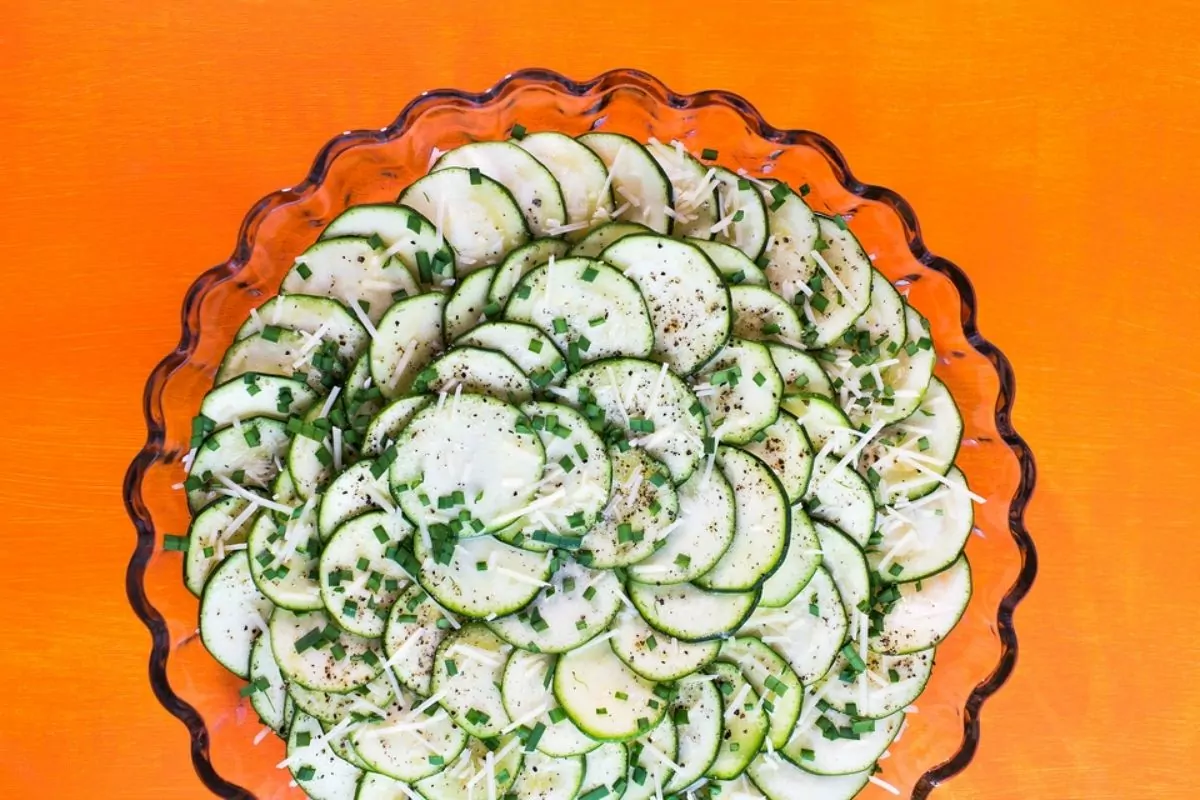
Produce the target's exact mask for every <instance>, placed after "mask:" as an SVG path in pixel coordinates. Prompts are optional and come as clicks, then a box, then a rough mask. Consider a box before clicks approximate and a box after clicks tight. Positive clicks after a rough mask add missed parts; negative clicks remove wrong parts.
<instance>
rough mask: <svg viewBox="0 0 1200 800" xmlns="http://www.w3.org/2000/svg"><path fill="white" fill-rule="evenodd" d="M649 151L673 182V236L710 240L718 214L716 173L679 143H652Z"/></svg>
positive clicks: (647, 148)
mask: <svg viewBox="0 0 1200 800" xmlns="http://www.w3.org/2000/svg"><path fill="white" fill-rule="evenodd" d="M646 150H647V151H649V153H650V155H651V156H653V157H654V160H655V161H657V162H658V165H659V166H660V167H662V170H663V172H664V173H666V176H667V179H668V180H670V181H671V200H672V205H673V210H672V213H671V219H672V225H671V233H672V234H673V235H675V236H679V237H684V236H694V237H697V238H700V239H711V238H712V236H713V228H714V226H715V225H716V224H717V214H718V209H717V196H716V187H717V181H716V170H715V169H712V168H709V167H706V166H704V165H703V164H701V163H700V162H699V161H698V160H696V158H695V157H694V156H692V155H691V154H690V153H689V152H688V151H687V150H686V149H685V148H684V146H683V143H682V142H680V141H678V140H675V141H672V142H671V143H670V144H664V143H662V142H659V141H656V140H654V139H651V140H650V142H649V143H648V144H647V145H646Z"/></svg>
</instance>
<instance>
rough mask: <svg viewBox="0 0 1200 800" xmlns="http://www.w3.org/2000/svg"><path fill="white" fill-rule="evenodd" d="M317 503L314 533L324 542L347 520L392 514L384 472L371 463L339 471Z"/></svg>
mask: <svg viewBox="0 0 1200 800" xmlns="http://www.w3.org/2000/svg"><path fill="white" fill-rule="evenodd" d="M376 473H378V474H376ZM320 502H321V505H320V507H319V509H318V511H317V530H318V532H319V533H320V534H321V540H322V541H326V542H327V541H329V537H331V536H333V532H334V531H335V530H337V528H338V526H339V525H341V524H342V523H343V522H345V521H346V520H348V519H351V518H353V517H357V516H358V515H359V514H364V513H366V512H368V511H374V510H383V511H388V512H391V511H394V510H395V505H394V503H393V501H392V495H391V493H390V491H389V489H388V478H387V468H386V466H384V465H377V464H376V463H375V462H374V461H359V462H358V463H356V464H351V465H350V466H349V467H346V468H345V469H344V470H342V471H341V473H339V474H338V476H337V477H335V478H334V479H333V480H332V481H330V482H329V486H327V487H326V488H325V492H324V494H322V495H321V501H320Z"/></svg>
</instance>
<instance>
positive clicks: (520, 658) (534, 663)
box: [500, 650, 600, 766]
mask: <svg viewBox="0 0 1200 800" xmlns="http://www.w3.org/2000/svg"><path fill="white" fill-rule="evenodd" d="M556 663H557V659H555V658H554V656H551V655H547V654H544V653H529V652H526V651H524V650H514V651H513V652H512V654H511V655H510V656H509V657H508V663H507V664H505V666H504V678H503V680H502V682H501V684H500V693H501V695H502V696H503V699H504V710H505V711H506V712H507V713H508V716H509V718H510V719H512V720H513V723H515V724H517V725H519V726H524V727H525V728H528V729H530V730H534V729H536V728H537V727H538V726H539V725H540V726H541V728H542V733H541V735H540V737H539V738H538V740H537V742H536V745H535V746H536V748H537V750H538V751H539V752H540V753H543V754H545V755H547V756H553V757H559V758H569V757H571V756H578V755H583V754H584V753H589V752H591V751H592V750H595V749H596V748H597V747H599V746H600V742H598V741H596V740H595V739H592V738H591V737H590V736H588V735H586V734H585V733H583V732H582V731H581V730H579V728H577V727H575V723H573V722H571V720H570V718H568V717H567V716H566V712H564V711H561V710H558V709H559V708H560V707H559V705H558V700H556V699H555V697H554V691H553V686H554V669H555V665H556ZM551 712H554V713H553V716H552V715H551ZM527 766H528V765H527Z"/></svg>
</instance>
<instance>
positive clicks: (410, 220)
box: [321, 203, 454, 314]
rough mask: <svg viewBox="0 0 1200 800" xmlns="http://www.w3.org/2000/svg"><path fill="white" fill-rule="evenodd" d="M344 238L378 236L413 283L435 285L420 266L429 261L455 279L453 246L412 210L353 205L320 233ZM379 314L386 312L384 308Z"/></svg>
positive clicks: (374, 205) (394, 206) (323, 235)
mask: <svg viewBox="0 0 1200 800" xmlns="http://www.w3.org/2000/svg"><path fill="white" fill-rule="evenodd" d="M341 236H363V237H366V238H368V239H370V238H371V236H378V237H379V241H380V242H382V244H383V247H384V252H385V253H386V254H388V255H391V256H394V257H396V258H398V259H400V261H401V263H403V264H404V266H405V267H406V268H407V269H408V271H409V273H410V274H411V275H412V277H413V280H414V281H418V282H420V283H424V284H426V285H428V284H430V283H432V282H433V281H432V280H431V276H430V275H424V276H422V274H421V271H422V270H421V265H422V264H424V263H425V259H426V258H428V259H429V263H430V264H431V265H432V264H438V265H439V266H441V267H442V269H441V270H440V275H441V277H442V278H443V279H445V278H453V277H454V253H453V251H451V250H450V246H449V245H447V244H446V240H445V239H443V238H442V235H441V233H440V232H439V231H438V229H437V228H435V227H434V226H433V223H432V222H430V221H429V220H427V219H426V218H425V217H424V216H422V215H421V214H419V213H418V212H416V211H414V210H413V209H411V208H406V207H405V206H398V205H395V204H392V203H375V204H365V205H361V206H351V207H350V208H348V209H346V210H345V211H343V212H342V213H341V214H339V215H337V216H336V217H335V218H334V219H333V220H332V221H331V222H330V223H329V224H328V225H326V226H325V230H323V231H321V239H332V238H334V237H341ZM422 254H424V255H422ZM447 267H449V268H448V269H447ZM412 293H413V294H415V292H412ZM384 305H385V306H386V303H385V304H384ZM380 313H381V314H382V313H383V312H382V309H381V310H380Z"/></svg>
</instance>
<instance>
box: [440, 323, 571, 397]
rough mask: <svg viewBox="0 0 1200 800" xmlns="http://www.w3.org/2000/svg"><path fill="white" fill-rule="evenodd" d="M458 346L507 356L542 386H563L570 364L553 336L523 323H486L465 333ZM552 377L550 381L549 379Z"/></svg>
mask: <svg viewBox="0 0 1200 800" xmlns="http://www.w3.org/2000/svg"><path fill="white" fill-rule="evenodd" d="M455 345H457V346H462V345H469V346H471V347H482V348H484V349H486V350H494V351H496V352H499V353H503V354H504V355H505V356H507V357H508V359H509V360H510V361H512V362H513V363H514V364H516V365H517V366H518V367H519V368H520V370H521V371H522V372H524V373H525V374H526V375H528V376H530V377H531V378H533V379H534V385H535V386H536V385H537V384H540V383H543V382H545V383H547V384H550V383H560V382H561V381H562V379H563V378H565V377H566V362H565V361H563V359H562V354H561V353H559V352H558V348H557V347H556V346H555V345H554V342H553V341H552V340H551V339H550V337H549V336H547V335H546V334H544V333H542V332H541V331H540V330H538V329H537V328H535V327H534V326H532V325H523V324H521V323H519V322H485V323H484V324H482V325H479V326H477V327H476V328H474V329H473V330H471V331H468V332H467V333H464V334H463V335H462V336H460V337H459V338H458V340H457V341H456V342H455ZM547 375H549V376H551V377H550V379H549V380H548V381H546V376H547Z"/></svg>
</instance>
